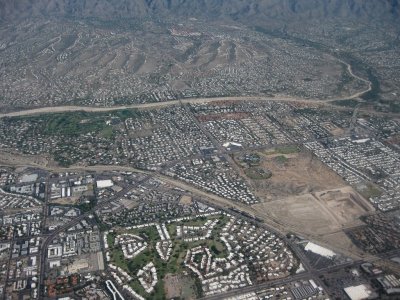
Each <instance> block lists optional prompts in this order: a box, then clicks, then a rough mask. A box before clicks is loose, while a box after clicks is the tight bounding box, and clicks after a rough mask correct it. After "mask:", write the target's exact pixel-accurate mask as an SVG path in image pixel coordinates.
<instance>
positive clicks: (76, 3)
mask: <svg viewBox="0 0 400 300" xmlns="http://www.w3.org/2000/svg"><path fill="white" fill-rule="evenodd" d="M151 15H157V16H168V17H174V16H182V17H183V16H184V17H198V18H210V19H216V18H229V19H235V20H253V21H254V20H256V21H261V20H263V19H265V18H269V19H287V20H293V19H295V20H297V21H299V20H301V19H307V20H309V19H310V18H314V19H322V18H360V19H365V20H370V19H375V20H381V21H389V20H396V19H397V18H398V16H399V4H398V0H370V1H366V0H18V1H15V0H2V1H0V17H1V20H2V21H12V20H17V19H23V18H27V17H30V16H33V17H39V16H53V17H78V18H79V17H98V18H102V19H116V18H144V17H147V16H151Z"/></svg>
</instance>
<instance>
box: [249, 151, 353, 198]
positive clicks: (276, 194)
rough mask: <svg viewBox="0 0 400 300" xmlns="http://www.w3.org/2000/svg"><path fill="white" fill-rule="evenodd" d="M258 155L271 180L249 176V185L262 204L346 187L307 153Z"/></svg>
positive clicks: (267, 153)
mask: <svg viewBox="0 0 400 300" xmlns="http://www.w3.org/2000/svg"><path fill="white" fill-rule="evenodd" d="M282 152H283V151H282ZM259 155H260V156H261V164H260V166H259V169H263V170H264V171H265V172H268V173H272V176H271V177H270V178H267V179H262V180H260V179H258V180H252V178H249V176H248V181H249V182H250V184H251V185H252V186H253V187H254V189H255V190H256V193H257V196H258V197H259V198H260V199H262V200H265V201H273V200H277V199H282V198H285V197H288V196H298V195H303V194H308V193H311V192H319V191H324V190H328V189H332V188H336V187H341V186H344V185H345V183H344V181H343V180H342V179H341V178H340V177H339V176H338V175H337V174H336V173H334V172H333V171H331V170H330V169H329V168H327V167H326V166H325V165H324V164H323V163H321V162H320V161H319V160H318V159H316V158H315V157H313V156H312V155H311V154H310V153H308V152H306V151H300V152H294V151H291V152H290V153H289V152H288V151H285V152H284V153H281V152H279V151H269V152H265V153H261V152H260V153H259Z"/></svg>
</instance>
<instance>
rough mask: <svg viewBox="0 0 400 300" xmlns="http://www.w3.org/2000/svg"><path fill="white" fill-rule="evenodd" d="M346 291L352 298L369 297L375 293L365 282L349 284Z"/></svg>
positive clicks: (357, 299) (354, 299)
mask: <svg viewBox="0 0 400 300" xmlns="http://www.w3.org/2000/svg"><path fill="white" fill-rule="evenodd" d="M344 291H345V292H346V294H347V296H349V298H350V299H351V300H362V299H367V298H368V297H369V296H371V295H372V294H373V292H372V291H371V288H370V287H369V286H368V285H365V284H360V285H357V286H349V287H347V288H345V289H344Z"/></svg>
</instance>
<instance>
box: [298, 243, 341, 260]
mask: <svg viewBox="0 0 400 300" xmlns="http://www.w3.org/2000/svg"><path fill="white" fill-rule="evenodd" d="M304 249H305V250H306V251H311V252H313V253H315V254H318V255H321V256H323V257H327V258H332V257H334V256H335V255H336V253H335V252H333V251H332V250H329V249H327V248H324V247H321V246H319V245H317V244H314V243H311V242H308V243H307V245H306V247H305V248H304Z"/></svg>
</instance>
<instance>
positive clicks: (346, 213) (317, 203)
mask: <svg viewBox="0 0 400 300" xmlns="http://www.w3.org/2000/svg"><path fill="white" fill-rule="evenodd" d="M253 207H254V208H255V209H257V210H260V211H264V212H268V215H270V216H271V217H273V218H274V219H276V220H279V222H280V223H282V224H284V225H285V226H288V228H293V229H294V230H295V231H299V232H304V233H305V234H312V235H319V236H323V235H327V234H333V233H340V232H341V231H342V230H343V229H345V228H350V227H354V226H359V225H362V222H361V221H360V220H359V217H360V216H363V215H367V214H370V213H373V212H374V208H373V207H372V206H371V205H370V204H369V203H368V202H367V200H365V199H363V198H362V197H361V196H360V195H359V194H358V193H357V192H356V191H354V190H353V189H352V188H351V187H348V186H346V187H342V188H336V189H333V190H327V191H323V192H320V193H308V194H304V195H301V196H290V197H286V198H282V199H279V200H275V201H270V202H265V203H260V204H256V205H254V206H253Z"/></svg>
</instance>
